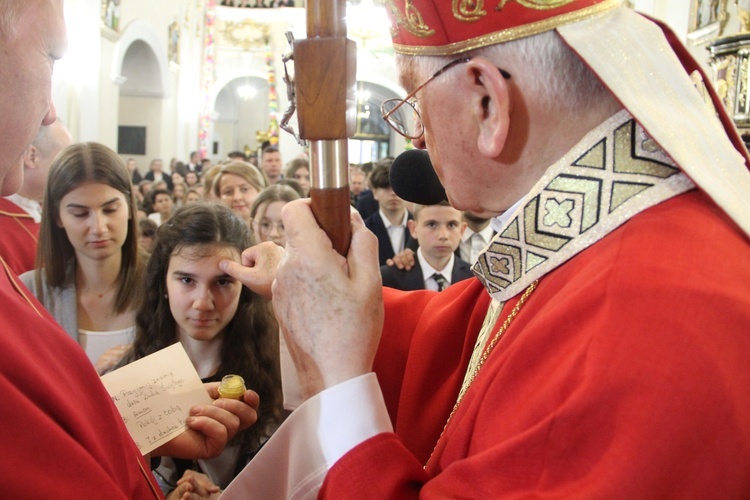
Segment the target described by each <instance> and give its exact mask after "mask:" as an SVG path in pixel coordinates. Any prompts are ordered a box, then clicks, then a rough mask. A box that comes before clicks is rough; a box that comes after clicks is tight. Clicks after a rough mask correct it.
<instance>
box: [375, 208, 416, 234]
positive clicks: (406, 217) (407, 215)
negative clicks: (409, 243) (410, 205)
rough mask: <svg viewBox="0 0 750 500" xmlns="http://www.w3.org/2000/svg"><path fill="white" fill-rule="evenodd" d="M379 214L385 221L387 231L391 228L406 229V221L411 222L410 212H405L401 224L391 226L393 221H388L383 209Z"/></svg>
mask: <svg viewBox="0 0 750 500" xmlns="http://www.w3.org/2000/svg"><path fill="white" fill-rule="evenodd" d="M378 212H379V213H380V218H381V219H383V224H385V228H386V229H390V228H391V227H406V221H408V220H409V212H408V210H404V217H403V219H401V223H400V224H398V225H396V224H391V221H390V220H388V217H386V215H385V213H384V212H383V209H382V208H381V209H379V210H378Z"/></svg>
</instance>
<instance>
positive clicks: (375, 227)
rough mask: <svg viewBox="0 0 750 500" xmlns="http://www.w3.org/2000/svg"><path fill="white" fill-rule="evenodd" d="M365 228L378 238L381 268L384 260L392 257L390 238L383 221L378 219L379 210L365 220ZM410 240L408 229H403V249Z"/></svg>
mask: <svg viewBox="0 0 750 500" xmlns="http://www.w3.org/2000/svg"><path fill="white" fill-rule="evenodd" d="M407 213H408V212H407ZM411 219H413V217H412V216H411V214H410V213H409V220H411ZM365 226H366V227H367V229H369V230H370V231H372V232H373V233H375V236H377V237H378V256H379V257H380V265H381V266H383V265H385V261H386V260H388V259H390V258H391V257H393V245H391V238H390V236H388V230H387V229H386V228H385V224H383V219H381V218H380V211H379V210H378V211H376V212H375V213H374V214H372V215H371V216H369V217H368V218H366V219H365ZM412 239H413V238H412V237H411V234H410V233H409V228H408V227H407V228H405V230H404V248H406V247H408V246H409V243H411V241H412Z"/></svg>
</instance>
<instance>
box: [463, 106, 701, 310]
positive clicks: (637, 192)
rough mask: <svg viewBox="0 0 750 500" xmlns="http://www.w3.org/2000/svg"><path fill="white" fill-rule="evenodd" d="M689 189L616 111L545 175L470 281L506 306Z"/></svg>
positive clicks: (625, 115)
mask: <svg viewBox="0 0 750 500" xmlns="http://www.w3.org/2000/svg"><path fill="white" fill-rule="evenodd" d="M692 188H694V184H693V183H692V181H690V179H689V178H688V177H687V176H685V174H683V173H682V172H681V171H680V169H679V167H677V165H676V164H675V163H674V161H672V159H671V158H670V157H669V156H668V155H667V154H666V153H665V152H664V151H663V150H662V149H661V148H660V147H659V146H658V145H657V144H656V143H655V142H654V141H653V140H652V139H651V138H650V137H649V136H648V135H647V134H646V132H645V131H644V130H643V128H642V127H641V126H640V125H638V123H636V121H635V120H634V119H633V117H632V116H631V115H630V114H629V113H628V112H627V111H626V110H623V111H620V112H619V113H617V114H615V115H614V116H612V117H611V118H610V119H608V120H607V121H606V122H604V123H603V124H601V125H600V126H599V127H597V128H596V129H594V130H592V131H591V132H589V133H588V134H587V135H586V136H585V137H584V138H583V139H582V140H581V142H579V143H578V145H576V146H575V147H574V148H573V149H572V150H571V151H570V152H569V153H568V154H567V155H565V156H564V157H563V158H561V159H560V160H559V161H558V162H557V163H555V164H554V165H552V166H551V167H550V168H549V169H548V170H547V172H546V173H545V175H544V176H543V177H542V178H541V179H540V180H539V182H537V184H536V185H535V186H534V188H533V189H532V190H531V192H530V193H529V194H528V195H527V196H526V197H525V198H524V200H523V202H522V203H520V204H519V206H518V208H517V209H516V211H515V212H514V213H513V214H512V215H511V217H510V219H509V220H508V222H507V223H506V224H505V225H504V226H503V228H502V229H501V230H500V231H499V232H498V234H497V235H496V236H495V238H493V240H492V241H491V242H490V244H489V246H488V247H487V248H486V249H485V251H484V252H483V253H482V254H481V255H480V256H479V260H478V261H477V263H476V264H475V265H474V267H473V271H474V274H475V275H476V276H477V277H478V278H479V280H480V281H481V282H482V283H483V284H484V286H485V288H486V289H487V291H488V293H489V294H490V295H491V296H492V297H493V298H494V299H496V300H499V301H505V300H507V299H509V298H511V297H513V296H515V295H517V294H518V293H520V292H522V291H523V290H524V289H525V288H526V287H528V286H529V284H530V283H532V282H533V281H535V280H537V279H539V278H541V277H542V276H544V275H545V274H547V273H548V272H550V271H552V270H553V269H555V268H557V267H558V266H559V265H561V264H563V263H564V262H566V261H567V260H569V259H570V258H572V257H573V256H574V255H576V254H578V253H579V252H581V251H582V250H584V249H585V248H588V247H589V246H591V245H593V244H594V243H596V242H597V241H599V240H601V239H602V238H604V237H605V236H606V235H607V234H609V233H610V232H612V231H613V230H615V229H616V228H617V227H619V226H620V225H622V224H623V223H625V222H627V221H628V219H630V218H631V217H633V216H634V215H636V214H637V213H639V212H641V211H643V210H645V209H647V208H649V207H652V206H654V205H656V204H658V203H661V202H662V201H665V200H667V199H669V198H672V197H673V196H676V195H678V194H681V193H684V192H685V191H688V190H690V189H692Z"/></svg>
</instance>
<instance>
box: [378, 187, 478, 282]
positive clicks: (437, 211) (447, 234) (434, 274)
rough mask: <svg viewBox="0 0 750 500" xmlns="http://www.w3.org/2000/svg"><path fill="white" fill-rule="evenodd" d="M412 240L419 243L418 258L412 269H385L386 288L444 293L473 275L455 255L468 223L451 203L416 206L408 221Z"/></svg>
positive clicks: (464, 262)
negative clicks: (454, 284)
mask: <svg viewBox="0 0 750 500" xmlns="http://www.w3.org/2000/svg"><path fill="white" fill-rule="evenodd" d="M408 227H409V232H410V234H411V237H412V238H414V239H415V240H417V241H418V242H419V249H418V250H417V258H416V262H415V264H414V267H412V268H411V269H410V270H408V271H406V270H401V269H398V268H396V267H389V266H382V267H381V268H380V274H381V275H382V276H383V285H384V286H388V287H391V288H398V289H399V290H424V289H427V290H437V291H442V290H444V289H445V288H447V287H448V286H450V285H451V284H452V283H455V282H457V281H461V280H465V279H467V278H470V277H471V276H472V272H471V266H470V265H469V263H468V262H466V261H463V260H461V259H459V258H458V257H456V256H455V251H456V249H457V248H458V244H459V243H460V242H461V233H463V231H464V229H465V228H466V223H465V222H463V220H462V219H461V212H460V211H459V210H456V209H455V208H453V207H452V206H450V204H449V203H448V202H447V201H444V202H441V203H440V204H438V205H415V207H414V219H413V220H409V221H408Z"/></svg>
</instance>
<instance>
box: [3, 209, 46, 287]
mask: <svg viewBox="0 0 750 500" xmlns="http://www.w3.org/2000/svg"><path fill="white" fill-rule="evenodd" d="M38 239H39V224H37V223H36V222H34V219H33V218H32V217H31V216H30V215H29V214H28V213H26V211H25V210H24V209H22V208H21V207H19V206H18V205H16V204H15V203H13V202H12V201H10V200H7V199H5V198H0V257H2V258H3V259H4V260H5V263H6V264H8V266H9V267H10V268H11V269H12V270H13V272H15V273H16V275H19V276H20V275H21V274H23V273H25V272H26V271H31V270H32V269H34V267H35V266H34V262H35V260H36V245H37V240H38Z"/></svg>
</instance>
